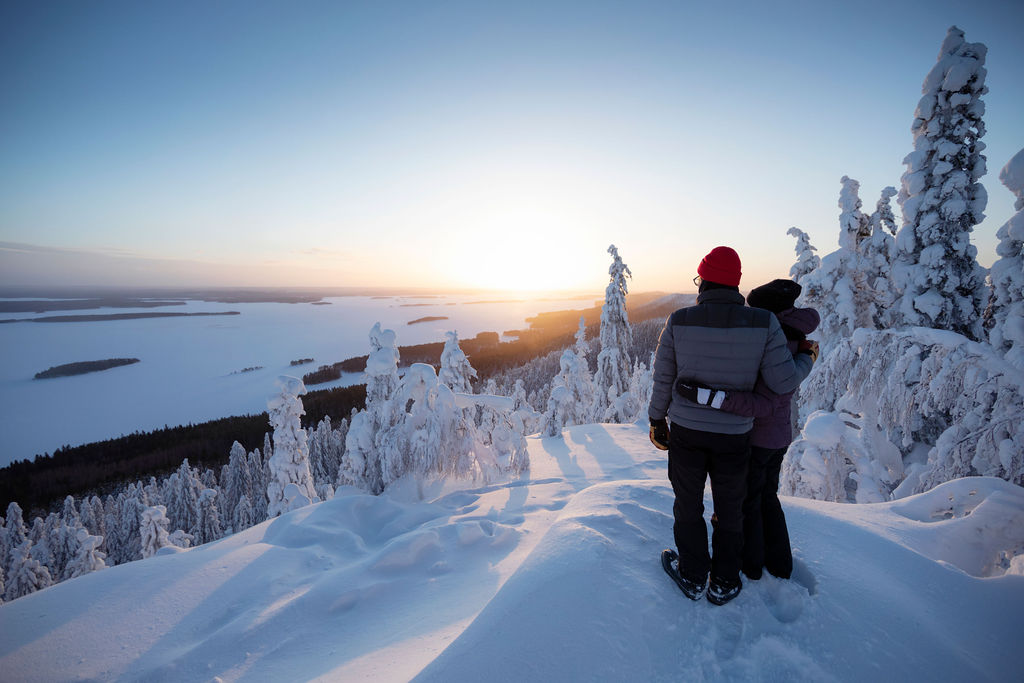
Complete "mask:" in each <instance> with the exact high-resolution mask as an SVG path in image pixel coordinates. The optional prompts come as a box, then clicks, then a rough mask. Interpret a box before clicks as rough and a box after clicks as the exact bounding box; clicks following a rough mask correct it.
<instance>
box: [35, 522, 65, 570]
mask: <svg viewBox="0 0 1024 683" xmlns="http://www.w3.org/2000/svg"><path fill="white" fill-rule="evenodd" d="M53 518H54V520H56V519H57V516H56V515H53ZM28 538H29V540H31V541H32V550H31V551H30V552H31V553H32V557H33V558H34V559H35V560H36V561H37V562H39V563H40V564H42V565H44V566H45V567H46V568H47V569H48V570H49V572H50V576H51V577H52V576H59V575H60V572H59V571H58V567H57V566H56V563H55V562H54V561H53V553H52V552H50V529H49V528H48V527H47V524H46V522H45V521H43V520H42V519H40V518H39V517H36V518H35V519H33V520H32V529H31V530H30V531H29V534H28Z"/></svg>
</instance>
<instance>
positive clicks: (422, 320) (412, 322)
mask: <svg viewBox="0 0 1024 683" xmlns="http://www.w3.org/2000/svg"><path fill="white" fill-rule="evenodd" d="M447 319H448V316H446V315H428V316H427V317H425V318H416V319H415V320H410V321H409V322H407V323H406V325H415V324H416V323H432V322H434V321H435V320H447Z"/></svg>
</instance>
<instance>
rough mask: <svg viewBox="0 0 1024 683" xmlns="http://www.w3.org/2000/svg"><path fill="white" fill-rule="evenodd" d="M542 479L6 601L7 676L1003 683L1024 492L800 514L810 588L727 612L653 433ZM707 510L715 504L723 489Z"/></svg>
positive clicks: (343, 501)
mask: <svg viewBox="0 0 1024 683" xmlns="http://www.w3.org/2000/svg"><path fill="white" fill-rule="evenodd" d="M529 450H530V462H531V470H530V472H529V474H528V475H524V476H523V477H521V478H516V479H512V480H508V481H505V482H504V483H499V484H494V485H490V486H487V487H483V488H475V489H471V490H452V483H451V482H447V483H443V482H442V483H437V484H435V487H434V489H433V490H432V491H427V493H426V496H425V499H424V500H418V499H416V497H415V496H414V495H410V494H409V491H411V490H413V489H415V488H416V487H415V486H409V487H405V486H403V485H402V482H397V483H396V484H395V485H393V486H392V487H390V488H389V489H388V491H386V492H385V493H384V494H383V495H381V496H371V495H366V494H363V493H360V492H358V491H355V490H354V489H345V488H342V489H340V490H339V491H338V495H337V496H336V497H335V498H334V499H332V500H328V501H326V502H323V503H319V504H316V505H311V506H308V507H305V508H302V509H300V510H296V511H293V512H290V513H287V514H285V515H282V516H281V517H279V518H277V519H274V520H270V521H267V522H264V523H262V524H260V525H257V526H255V527H252V528H250V529H248V530H246V531H244V532H241V533H239V534H235V535H234V536H230V537H227V538H224V539H221V540H220V541H216V542H213V543H210V544H207V545H204V546H201V547H197V548H193V549H190V550H187V551H184V552H179V553H176V554H172V555H158V556H156V557H153V558H150V559H147V560H143V561H140V562H132V563H129V564H126V565H121V566H118V567H114V568H110V569H106V570H103V571H100V572H95V573H92V574H88V575H86V576H83V577H81V578H77V579H73V580H70V581H66V582H64V583H61V584H59V585H56V586H53V587H51V588H48V589H45V590H42V591H39V592H37V593H34V594H32V595H29V596H26V597H24V598H21V599H19V600H16V601H14V602H11V603H8V604H5V605H3V606H2V607H0V671H3V672H4V677H8V678H11V679H16V680H19V681H52V680H93V679H97V680H147V681H159V680H176V681H177V680H224V681H233V680H353V679H358V678H373V679H374V680H399V681H403V680H413V679H415V680H422V681H434V680H438V681H440V680H444V681H470V680H480V679H482V678H484V677H486V678H487V680H497V681H503V680H508V681H513V680H588V679H589V680H644V681H650V680H751V679H765V680H815V681H821V680H864V679H869V678H877V677H878V676H880V675H884V676H885V677H886V678H895V679H910V678H913V679H921V680H929V679H931V680H936V679H942V680H981V679H1007V678H1010V677H1011V676H1013V675H1015V674H1014V672H1016V671H1018V670H1019V659H1018V657H1017V656H1016V640H1017V634H1019V633H1020V632H1021V631H1022V629H1024V609H1022V608H1024V575H1022V574H1024V560H1022V559H1021V558H1022V557H1024V555H1022V554H1021V553H1022V551H1024V490H1022V489H1021V488H1019V487H1016V486H1013V485H1012V484H1009V483H1007V482H1005V481H1002V480H1000V479H995V478H987V477H986V478H969V479H961V480H958V481H953V482H949V483H947V484H944V485H942V486H939V487H937V488H935V489H933V490H932V491H929V492H927V493H925V494H921V495H917V496H912V497H909V498H905V499H902V500H899V501H895V502H889V503H880V504H874V505H856V506H854V505H842V504H836V503H827V502H822V501H812V500H803V499H796V498H784V499H783V505H784V507H785V510H786V514H787V516H788V519H789V525H790V532H791V535H792V537H793V540H794V551H795V560H796V571H795V573H794V578H793V580H792V581H781V580H777V579H774V578H772V577H766V578H764V579H762V580H761V581H757V582H747V583H746V586H745V588H744V591H743V593H741V594H740V596H739V597H738V598H737V599H736V600H734V601H733V602H732V603H730V604H728V605H726V606H724V607H714V606H712V605H710V604H708V603H707V602H706V601H702V602H699V603H692V602H690V601H689V600H687V599H686V598H685V597H683V596H682V595H681V594H680V593H679V591H678V589H677V588H676V587H675V585H674V584H672V583H671V581H669V580H668V579H667V578H666V577H665V576H664V574H663V572H662V570H661V567H660V564H659V558H658V555H659V552H660V550H661V549H662V548H663V547H665V546H666V545H669V544H670V543H671V538H672V518H671V502H672V492H671V489H670V487H669V485H668V482H667V480H666V477H665V461H664V456H663V455H662V454H661V453H660V452H657V451H655V450H654V449H653V448H652V447H651V446H650V444H649V443H648V442H647V436H646V432H645V431H644V430H643V429H642V428H640V427H638V426H635V425H621V426H620V425H586V426H580V427H573V428H571V429H569V430H567V431H566V432H564V433H563V435H560V436H557V437H548V438H543V439H542V438H537V437H532V438H530V439H529ZM705 504H706V505H707V506H708V507H711V499H710V495H707V496H706V501H705Z"/></svg>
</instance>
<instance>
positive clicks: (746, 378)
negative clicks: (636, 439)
mask: <svg viewBox="0 0 1024 683" xmlns="http://www.w3.org/2000/svg"><path fill="white" fill-rule="evenodd" d="M743 304H744V299H743V295H742V294H740V293H739V292H737V291H734V290H731V289H709V290H707V291H704V292H701V293H700V294H699V295H698V296H697V305H696V306H690V307H688V308H681V309H679V310H678V311H676V312H675V313H673V314H672V315H670V316H669V318H668V322H666V324H665V329H664V330H663V331H662V333H661V338H660V340H659V341H658V351H657V353H656V354H655V358H654V392H653V394H652V395H651V405H650V407H649V408H648V411H647V413H648V415H649V416H650V418H651V419H652V420H661V419H664V418H665V417H666V416H667V417H668V418H669V419H670V420H671V421H672V422H674V423H676V424H679V425H682V426H683V427H688V428H690V429H695V430H698V431H702V432H715V433H718V434H743V433H744V432H748V431H750V429H751V427H753V424H754V418H752V417H744V416H742V415H734V414H732V413H727V412H725V411H722V410H716V409H715V408H712V407H710V406H702V405H698V404H696V403H693V402H691V401H688V400H687V399H685V398H683V397H682V396H680V395H679V393H678V392H676V391H675V384H676V381H677V380H679V379H684V380H686V383H687V384H692V385H696V386H706V387H714V388H716V389H726V390H730V389H731V390H734V391H750V390H751V389H753V388H754V384H755V383H756V382H757V378H758V375H760V377H761V379H762V380H763V382H764V383H765V385H767V386H768V388H769V389H771V390H772V391H774V392H775V393H778V394H785V393H788V392H790V391H794V390H795V389H796V388H797V387H798V386H799V385H800V382H802V381H803V379H804V378H805V377H806V376H807V373H809V372H810V371H811V366H812V365H813V361H811V358H810V356H808V355H806V354H803V353H801V354H797V356H796V357H794V356H793V355H792V353H791V352H790V350H789V348H787V346H786V335H785V334H783V332H782V327H781V326H780V325H779V321H778V320H777V319H776V317H775V316H774V315H772V314H771V313H769V312H768V311H765V310H762V309H760V308H748V307H747V306H744V305H743Z"/></svg>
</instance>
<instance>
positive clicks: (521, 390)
mask: <svg viewBox="0 0 1024 683" xmlns="http://www.w3.org/2000/svg"><path fill="white" fill-rule="evenodd" d="M512 410H513V411H514V412H517V413H519V414H520V419H521V420H522V421H523V429H524V433H525V434H536V433H537V432H539V431H540V430H541V428H542V427H543V425H544V414H543V413H540V412H538V411H536V410H534V408H533V406H532V405H530V401H529V399H528V397H527V394H526V386H525V385H524V384H523V380H521V379H517V380H516V381H515V384H513V386H512Z"/></svg>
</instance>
